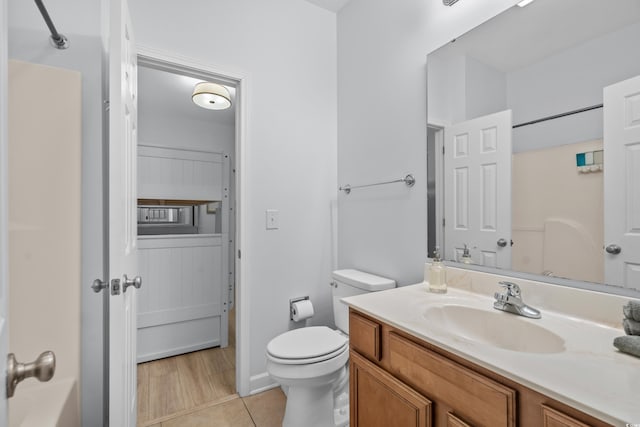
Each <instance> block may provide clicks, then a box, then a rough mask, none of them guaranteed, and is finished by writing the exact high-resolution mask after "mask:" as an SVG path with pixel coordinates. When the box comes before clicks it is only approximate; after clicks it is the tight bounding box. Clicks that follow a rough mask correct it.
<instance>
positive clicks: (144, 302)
mask: <svg viewBox="0 0 640 427" xmlns="http://www.w3.org/2000/svg"><path fill="white" fill-rule="evenodd" d="M228 241H229V239H228V238H227V236H226V234H197V235H175V236H145V237H140V238H139V240H138V247H139V264H140V273H141V275H142V277H144V278H145V286H143V287H142V288H140V289H139V291H140V295H139V298H138V362H145V361H148V360H154V359H159V358H161V357H167V356H172V355H176V354H181V353H186V352H189V351H194V350H199V349H203V348H208V347H213V346H220V347H226V346H227V345H228V311H229V307H228V302H227V301H228V299H229V296H228V293H229V287H228V286H227V280H228V261H227V257H228Z"/></svg>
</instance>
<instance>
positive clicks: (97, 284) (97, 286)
mask: <svg viewBox="0 0 640 427" xmlns="http://www.w3.org/2000/svg"><path fill="white" fill-rule="evenodd" d="M108 287H109V284H108V283H107V282H103V281H102V280H100V279H96V280H94V281H93V283H92V284H91V289H93V292H95V293H98V292H100V291H101V290H103V289H106V288H108Z"/></svg>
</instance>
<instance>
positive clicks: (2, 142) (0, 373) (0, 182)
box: [0, 0, 9, 427]
mask: <svg viewBox="0 0 640 427" xmlns="http://www.w3.org/2000/svg"><path fill="white" fill-rule="evenodd" d="M7 51H8V47H7V1H6V0H0V363H3V364H6V363H7V362H6V360H7V359H6V357H7V352H8V351H9V329H8V325H7V319H8V318H9V311H8V310H9V303H8V298H7V290H8V289H9V273H8V271H7V267H8V266H9V245H8V241H7V236H8V234H9V225H8V221H9V219H8V218H9V206H8V204H9V203H8V200H9V194H8V193H9V185H8V183H7V178H8V176H9V160H8V158H7V156H8V150H7V148H8V145H9V136H8V132H7V123H8V121H9V111H8V105H9V102H8V96H9V95H8V92H9V91H8V90H7V89H8V85H7V80H8V75H9V66H8V64H7ZM4 366H6V365H4ZM6 383H7V371H6V369H5V368H4V367H3V368H2V369H0V385H2V387H1V388H2V391H1V392H0V396H2V399H1V401H0V427H6V426H7V425H8V424H9V422H8V418H9V416H8V415H9V414H8V413H7V390H6V387H4V385H5V384H6Z"/></svg>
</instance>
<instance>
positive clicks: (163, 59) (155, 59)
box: [137, 45, 250, 396]
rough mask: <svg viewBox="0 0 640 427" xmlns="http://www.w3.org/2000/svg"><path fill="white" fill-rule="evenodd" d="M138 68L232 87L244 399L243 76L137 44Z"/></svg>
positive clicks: (239, 368) (239, 384)
mask: <svg viewBox="0 0 640 427" xmlns="http://www.w3.org/2000/svg"><path fill="white" fill-rule="evenodd" d="M137 51H138V52H137V53H138V66H141V65H144V66H147V67H151V68H156V69H159V70H163V71H169V72H174V73H177V74H182V75H187V76H191V77H196V78H202V79H214V80H217V81H222V82H225V81H226V82H229V83H230V84H233V85H234V86H235V87H236V117H235V132H236V135H235V159H234V160H235V169H236V173H235V183H234V184H235V198H236V204H235V217H236V227H235V250H236V253H235V254H234V259H235V283H236V287H235V291H236V301H235V306H236V390H237V392H238V394H240V396H247V395H249V392H250V377H249V368H250V360H249V355H250V351H249V333H248V332H249V331H248V327H249V306H248V302H249V301H250V299H249V289H248V288H245V286H243V283H242V279H243V278H244V277H245V269H244V266H243V263H242V262H241V259H240V257H239V256H238V255H239V254H240V250H241V248H243V247H245V241H244V235H243V233H242V230H244V229H245V224H246V217H245V212H244V209H243V207H244V206H246V196H245V195H246V193H247V192H246V191H245V189H244V187H243V184H244V183H245V182H246V167H245V164H246V154H245V153H246V147H247V129H248V128H249V126H248V115H247V105H248V87H249V78H248V76H247V73H245V72H243V71H241V70H237V69H229V68H223V67H220V66H218V65H213V64H210V63H204V62H201V61H198V60H195V59H193V58H188V57H185V56H179V55H175V54H173V53H170V52H166V51H162V50H158V49H154V48H151V47H148V46H144V45H137Z"/></svg>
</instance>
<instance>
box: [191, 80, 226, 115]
mask: <svg viewBox="0 0 640 427" xmlns="http://www.w3.org/2000/svg"><path fill="white" fill-rule="evenodd" d="M191 99H193V102H194V103H195V104H196V105H198V106H200V107H202V108H206V109H208V110H225V109H227V108H229V107H231V96H229V91H228V90H227V88H226V87H224V86H221V85H219V84H216V83H209V82H201V83H198V84H197V85H196V86H195V87H194V88H193V95H192V96H191Z"/></svg>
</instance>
